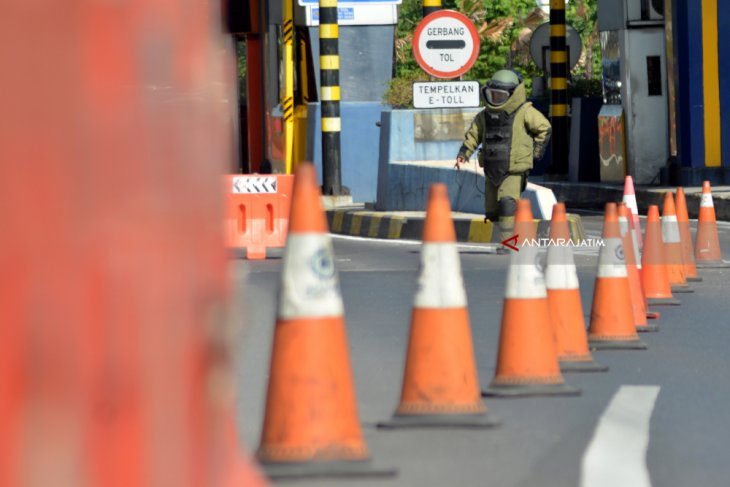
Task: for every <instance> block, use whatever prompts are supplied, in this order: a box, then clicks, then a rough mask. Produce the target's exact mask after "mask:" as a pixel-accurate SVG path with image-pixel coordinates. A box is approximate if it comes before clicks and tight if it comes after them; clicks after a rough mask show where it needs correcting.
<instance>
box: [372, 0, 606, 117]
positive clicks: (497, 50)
mask: <svg viewBox="0 0 730 487" xmlns="http://www.w3.org/2000/svg"><path fill="white" fill-rule="evenodd" d="M597 3H598V2H597V0H569V1H568V4H567V6H566V7H567V8H566V17H567V22H568V23H569V24H571V25H572V26H573V27H574V28H575V29H576V30H577V31H578V33H579V34H580V37H581V40H582V42H583V46H584V49H583V53H582V56H581V60H580V62H579V65H578V66H576V68H575V69H574V70H573V73H572V76H573V77H574V78H589V79H591V80H595V79H600V73H601V70H600V65H601V59H600V58H601V56H600V43H599V42H598V30H597V27H596V18H597V11H598V6H597ZM443 8H445V9H452V10H456V11H459V12H461V13H463V14H464V15H466V16H467V17H469V18H470V19H471V20H472V21H473V22H474V24H475V25H476V27H477V30H478V32H479V36H480V40H481V49H480V52H479V57H478V58H477V60H476V62H475V63H474V66H473V67H472V69H471V70H469V72H468V73H466V74H465V75H464V76H462V79H465V80H476V81H479V82H481V83H483V82H484V81H486V80H487V79H488V78H489V77H490V76H491V75H492V73H494V72H495V71H497V70H499V69H503V68H505V67H507V68H514V69H517V70H518V71H520V72H521V73H522V74H523V76H524V77H525V82H526V84H527V87H528V89H529V88H530V86H531V79H532V77H535V76H541V75H542V72H541V71H540V70H539V68H538V67H537V66H536V65H535V63H534V62H533V61H532V57H531V56H530V53H529V44H530V37H531V36H532V31H533V30H534V29H536V28H537V27H538V26H539V25H541V24H543V23H545V22H547V21H548V15H547V14H546V13H545V12H543V11H542V10H541V9H540V8H539V7H538V6H537V2H536V1H535V0H443ZM421 19H422V3H421V0H403V3H402V4H401V5H400V10H399V13H398V25H397V27H396V40H395V65H396V68H395V77H394V79H393V81H392V82H391V87H390V89H389V90H388V91H387V92H386V94H385V101H386V103H390V104H391V105H393V106H395V107H405V106H410V105H411V104H412V99H411V93H410V90H409V89H407V88H408V87H409V86H410V84H408V83H412V82H413V81H420V80H428V79H429V77H428V75H426V74H425V73H424V72H423V70H421V68H420V67H419V66H418V64H417V63H416V60H415V58H414V57H413V49H412V45H413V33H414V31H415V30H416V26H417V25H418V23H419V22H420V21H421ZM576 81H577V80H576ZM575 85H576V86H575V87H574V89H573V90H572V91H573V93H574V94H578V95H580V94H581V93H576V89H579V91H582V90H583V89H586V90H588V91H595V89H596V86H599V83H598V82H596V81H587V80H583V81H580V82H578V83H575Z"/></svg>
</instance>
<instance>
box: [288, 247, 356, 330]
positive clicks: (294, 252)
mask: <svg viewBox="0 0 730 487" xmlns="http://www.w3.org/2000/svg"><path fill="white" fill-rule="evenodd" d="M333 254H334V252H333V250H332V240H331V239H330V237H329V235H327V234H321V233H301V234H291V233H290V234H289V237H288V239H287V243H286V253H285V254H284V261H283V262H282V271H281V290H280V293H279V318H281V319H285V320H286V319H296V318H320V317H325V316H342V314H343V311H344V307H343V305H342V296H341V295H340V284H339V279H338V278H337V270H336V269H335V261H334V259H333Z"/></svg>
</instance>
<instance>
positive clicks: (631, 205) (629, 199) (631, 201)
mask: <svg viewBox="0 0 730 487" xmlns="http://www.w3.org/2000/svg"><path fill="white" fill-rule="evenodd" d="M623 202H624V204H625V205H626V208H628V209H629V210H631V214H632V215H637V216H638V215H639V207H638V206H637V204H636V195H635V194H625V195H624V200H623Z"/></svg>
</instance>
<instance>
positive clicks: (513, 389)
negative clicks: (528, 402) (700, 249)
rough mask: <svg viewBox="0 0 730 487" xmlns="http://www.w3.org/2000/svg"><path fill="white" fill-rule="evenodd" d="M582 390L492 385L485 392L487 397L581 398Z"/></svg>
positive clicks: (544, 386) (555, 386)
mask: <svg viewBox="0 0 730 487" xmlns="http://www.w3.org/2000/svg"><path fill="white" fill-rule="evenodd" d="M581 392H582V391H581V390H580V389H578V388H577V387H572V386H569V385H567V384H520V385H497V384H490V386H489V387H487V388H486V389H485V390H484V391H482V395H483V396H487V397H529V396H580V394H581Z"/></svg>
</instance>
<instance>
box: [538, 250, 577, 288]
mask: <svg viewBox="0 0 730 487" xmlns="http://www.w3.org/2000/svg"><path fill="white" fill-rule="evenodd" d="M545 285H546V287H547V288H548V289H578V273H577V272H576V270H575V261H574V260H573V251H572V249H571V248H570V247H568V246H567V245H551V246H550V247H548V251H547V269H546V270H545Z"/></svg>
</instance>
